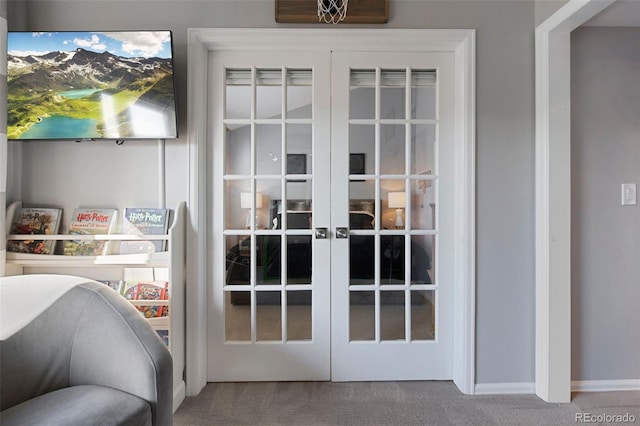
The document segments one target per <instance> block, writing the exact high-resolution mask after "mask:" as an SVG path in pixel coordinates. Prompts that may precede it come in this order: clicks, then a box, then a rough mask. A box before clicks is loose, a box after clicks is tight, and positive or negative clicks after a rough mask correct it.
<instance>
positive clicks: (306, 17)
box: [275, 0, 389, 24]
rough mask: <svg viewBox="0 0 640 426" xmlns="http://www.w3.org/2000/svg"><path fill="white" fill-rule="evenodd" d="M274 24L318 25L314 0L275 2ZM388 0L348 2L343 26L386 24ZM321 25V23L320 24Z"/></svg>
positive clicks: (280, 0) (351, 0) (281, 0)
mask: <svg viewBox="0 0 640 426" xmlns="http://www.w3.org/2000/svg"><path fill="white" fill-rule="evenodd" d="M275 3H276V22H279V23H291V24H293V23H297V24H318V23H321V22H320V21H319V19H318V3H317V2H316V0H275ZM388 20H389V0H349V4H348V6H347V17H346V18H345V19H344V21H342V22H343V23H345V24H386V23H387V21H388ZM322 23H323V22H322Z"/></svg>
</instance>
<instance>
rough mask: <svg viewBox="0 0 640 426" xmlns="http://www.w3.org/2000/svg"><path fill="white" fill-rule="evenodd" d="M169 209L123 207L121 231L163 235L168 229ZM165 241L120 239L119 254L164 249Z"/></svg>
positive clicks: (133, 233)
mask: <svg viewBox="0 0 640 426" xmlns="http://www.w3.org/2000/svg"><path fill="white" fill-rule="evenodd" d="M169 213H170V210H169V209H155V208H131V207H128V208H126V209H124V217H123V221H122V233H123V234H130V235H165V234H166V233H167V231H168V229H169ZM166 243H167V242H166V241H144V240H142V241H138V240H133V241H122V242H120V254H130V253H153V252H161V251H165V250H166Z"/></svg>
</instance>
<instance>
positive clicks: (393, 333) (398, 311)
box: [380, 291, 405, 340]
mask: <svg viewBox="0 0 640 426" xmlns="http://www.w3.org/2000/svg"><path fill="white" fill-rule="evenodd" d="M380 300H381V306H380V339H381V340H404V339H405V297H404V291H382V292H381V293H380Z"/></svg>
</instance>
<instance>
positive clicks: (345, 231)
mask: <svg viewBox="0 0 640 426" xmlns="http://www.w3.org/2000/svg"><path fill="white" fill-rule="evenodd" d="M336 238H349V228H336Z"/></svg>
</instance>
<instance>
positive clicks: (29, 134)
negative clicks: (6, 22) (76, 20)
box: [7, 31, 177, 140]
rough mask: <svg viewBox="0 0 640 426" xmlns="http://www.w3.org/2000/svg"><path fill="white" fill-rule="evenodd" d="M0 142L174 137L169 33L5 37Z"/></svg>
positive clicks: (99, 33)
mask: <svg viewBox="0 0 640 426" xmlns="http://www.w3.org/2000/svg"><path fill="white" fill-rule="evenodd" d="M7 47H8V49H7V50H8V52H7V53H8V54H7V74H8V75H7V109H8V119H7V137H8V139H12V140H30V139H76V140H82V139H165V138H175V137H177V129H176V108H175V92H174V76H173V58H172V40H171V32H170V31H114V32H108V31H105V32H97V31H95V32H94V31H91V32H88V31H86V32H67V31H63V32H9V34H8V46H7Z"/></svg>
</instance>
